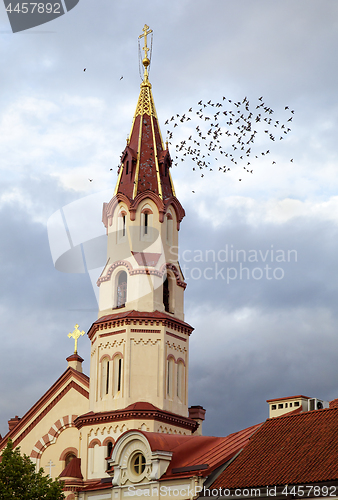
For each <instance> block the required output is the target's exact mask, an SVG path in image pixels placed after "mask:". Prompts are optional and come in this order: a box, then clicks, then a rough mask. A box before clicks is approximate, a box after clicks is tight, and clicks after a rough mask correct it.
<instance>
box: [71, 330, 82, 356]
mask: <svg viewBox="0 0 338 500" xmlns="http://www.w3.org/2000/svg"><path fill="white" fill-rule="evenodd" d="M84 334H85V332H84V331H83V330H82V332H80V330H79V325H75V330H74V331H73V333H68V337H69V338H71V337H73V339H74V340H75V346H74V354H77V339H78V338H79V337H81V336H82V335H84Z"/></svg>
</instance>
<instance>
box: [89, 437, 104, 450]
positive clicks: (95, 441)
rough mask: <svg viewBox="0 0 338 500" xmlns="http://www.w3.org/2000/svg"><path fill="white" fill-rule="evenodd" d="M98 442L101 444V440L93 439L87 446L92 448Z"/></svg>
mask: <svg viewBox="0 0 338 500" xmlns="http://www.w3.org/2000/svg"><path fill="white" fill-rule="evenodd" d="M96 444H98V445H99V446H101V441H100V440H99V439H97V438H95V439H93V440H92V441H91V442H90V443H89V445H88V448H94V446H95V445H96Z"/></svg>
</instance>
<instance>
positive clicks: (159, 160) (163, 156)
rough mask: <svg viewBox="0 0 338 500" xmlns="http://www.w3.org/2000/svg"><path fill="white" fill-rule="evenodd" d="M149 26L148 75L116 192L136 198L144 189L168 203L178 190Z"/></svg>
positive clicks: (123, 158)
mask: <svg viewBox="0 0 338 500" xmlns="http://www.w3.org/2000/svg"><path fill="white" fill-rule="evenodd" d="M148 28H149V27H148V26H147V25H145V27H144V28H143V31H144V34H143V35H141V37H143V36H144V38H145V46H144V48H143V50H144V51H145V57H144V59H143V61H142V63H143V66H144V77H143V82H142V83H141V90H140V95H139V99H138V102H137V106H136V111H135V115H134V119H133V123H132V127H131V131H130V134H129V138H128V139H127V145H126V148H125V150H124V151H123V153H122V157H121V165H120V169H119V177H118V180H117V184H116V188H115V195H117V194H118V193H120V194H124V195H125V196H127V197H128V198H129V200H130V201H132V200H134V199H135V198H136V197H137V196H138V195H139V194H140V193H144V192H145V191H151V192H152V193H155V194H156V195H157V196H158V197H159V198H160V199H161V200H162V201H163V202H164V203H165V202H166V200H168V199H170V198H172V197H175V190H174V186H173V183H172V180H171V176H170V172H169V167H170V166H171V158H170V155H169V151H168V145H166V147H164V145H163V140H162V136H161V131H160V127H159V124H158V119H157V114H156V110H155V104H154V99H153V95H152V91H151V84H150V82H149V79H148V66H149V64H150V61H149V59H148V57H147V52H148V50H149V48H148V47H147V35H148V34H149V33H151V30H148Z"/></svg>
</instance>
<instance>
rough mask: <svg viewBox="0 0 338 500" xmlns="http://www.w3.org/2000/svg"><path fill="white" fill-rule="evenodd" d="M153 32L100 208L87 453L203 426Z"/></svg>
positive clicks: (84, 423) (82, 422) (84, 424)
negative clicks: (132, 433) (136, 433)
mask: <svg viewBox="0 0 338 500" xmlns="http://www.w3.org/2000/svg"><path fill="white" fill-rule="evenodd" d="M150 33H151V30H149V27H148V26H147V25H145V27H144V29H143V34H142V35H141V36H140V38H141V37H142V38H144V48H143V50H144V58H143V61H142V63H143V67H144V77H143V81H142V83H141V90H140V95H139V99H138V102H137V106H136V111H135V114H134V118H133V122H132V126H131V131H130V134H129V137H128V139H127V144H126V147H125V149H124V151H123V153H122V156H121V163H120V167H119V172H118V179H117V184H116V188H115V192H114V196H113V197H112V199H111V200H110V202H109V203H105V204H104V206H103V223H104V225H105V227H106V230H107V262H106V265H105V267H104V269H103V271H102V273H101V276H100V278H99V280H98V286H99V287H100V293H99V315H98V316H99V317H98V320H97V321H96V322H95V323H94V324H93V325H92V327H91V328H90V330H89V332H88V336H89V338H90V340H91V364H90V389H89V394H90V395H89V406H90V413H88V414H86V415H83V416H81V417H78V419H77V421H76V426H77V427H78V428H79V429H82V435H83V437H82V441H83V438H84V436H85V434H86V435H87V438H86V440H87V445H88V446H89V448H90V447H91V446H92V447H94V446H95V440H96V441H97V440H98V441H99V444H100V446H102V443H106V442H107V443H108V442H109V439H110V437H109V436H112V437H114V436H115V438H114V439H116V438H117V437H118V435H120V434H121V433H122V432H124V431H126V430H128V429H141V430H145V431H152V432H166V433H177V434H186V435H189V434H192V433H193V432H195V431H196V429H197V427H198V423H201V419H200V417H201V415H200V414H199V413H200V412H199V411H197V412H196V408H193V410H192V412H193V413H192V415H191V417H193V418H191V417H189V411H188V357H189V336H190V334H191V333H192V330H193V328H192V327H191V326H190V325H188V324H187V323H185V322H184V290H185V287H186V283H185V282H184V277H183V275H182V271H181V269H180V265H179V262H178V231H179V228H180V223H181V221H182V219H183V217H184V215H185V214H184V209H183V207H182V205H181V204H180V202H179V201H178V199H177V198H176V195H175V190H174V185H173V182H172V178H171V175H170V167H171V158H170V154H169V151H168V144H166V145H164V144H163V140H162V136H161V132H160V127H159V123H158V118H157V114H156V110H155V105H154V100H153V95H152V87H151V84H150V82H149V79H148V67H149V63H150V61H149V58H148V51H149V48H148V46H147V36H148V35H149V34H150ZM202 418H203V417H202ZM95 429H96V430H95ZM98 429H100V430H98ZM99 435H100V438H98V436H99ZM114 439H112V440H111V441H112V442H114ZM107 440H108V441H107ZM91 443H94V445H91ZM83 444H85V443H83ZM92 453H93V457H92V459H90V457H89V458H88V460H92V462H93V464H95V462H96V461H97V460H96V459H95V457H94V452H92ZM107 453H108V454H109V450H107ZM89 455H90V453H89ZM89 455H88V456H89ZM99 461H100V460H99ZM89 469H90V467H89ZM93 477H95V471H93Z"/></svg>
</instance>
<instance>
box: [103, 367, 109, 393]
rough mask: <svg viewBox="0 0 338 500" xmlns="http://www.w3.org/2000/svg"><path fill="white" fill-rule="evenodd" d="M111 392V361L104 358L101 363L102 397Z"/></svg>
mask: <svg viewBox="0 0 338 500" xmlns="http://www.w3.org/2000/svg"><path fill="white" fill-rule="evenodd" d="M108 392H109V359H108V358H104V359H103V360H102V363H101V397H104V396H105V395H106V394H108Z"/></svg>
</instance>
